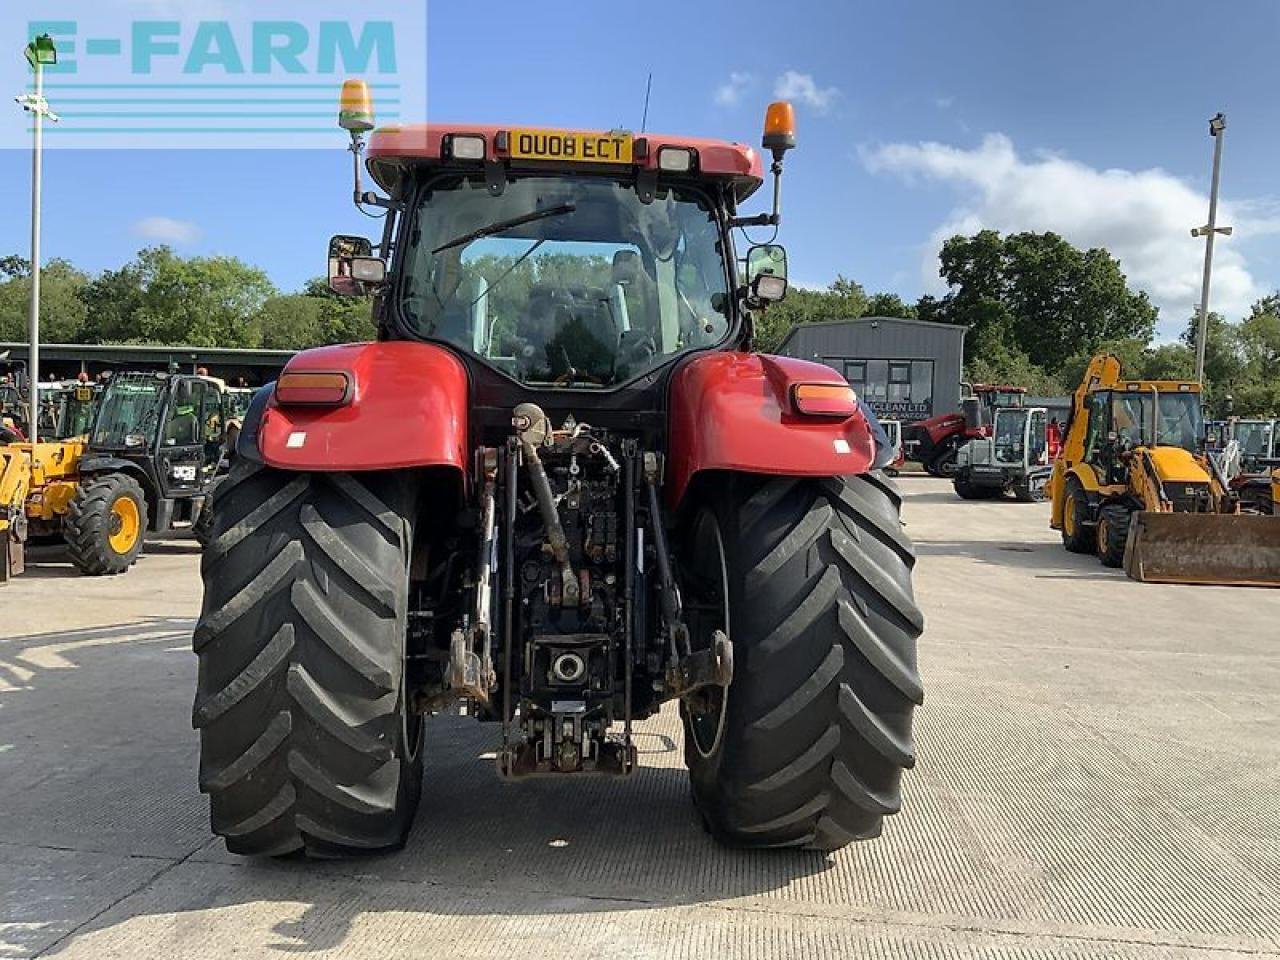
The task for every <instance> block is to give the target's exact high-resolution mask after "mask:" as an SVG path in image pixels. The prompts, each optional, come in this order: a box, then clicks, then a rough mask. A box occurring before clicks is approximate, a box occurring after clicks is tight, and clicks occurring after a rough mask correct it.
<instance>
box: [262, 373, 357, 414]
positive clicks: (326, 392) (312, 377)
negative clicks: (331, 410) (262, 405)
mask: <svg viewBox="0 0 1280 960" xmlns="http://www.w3.org/2000/svg"><path fill="white" fill-rule="evenodd" d="M350 399H351V381H350V380H348V379H347V375H346V374H345V373H282V374H281V375H280V379H279V380H277V381H276V403H279V404H283V405H285V406H290V405H301V406H322V407H340V406H342V405H343V404H344V403H347V402H348V401H349V400H350Z"/></svg>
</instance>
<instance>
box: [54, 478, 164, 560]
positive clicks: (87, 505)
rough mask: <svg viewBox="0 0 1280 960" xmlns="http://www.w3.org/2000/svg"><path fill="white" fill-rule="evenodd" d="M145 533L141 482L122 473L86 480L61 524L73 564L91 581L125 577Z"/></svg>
mask: <svg viewBox="0 0 1280 960" xmlns="http://www.w3.org/2000/svg"><path fill="white" fill-rule="evenodd" d="M146 532H147V497H146V494H145V493H143V492H142V486H141V485H140V484H139V483H138V481H137V480H134V479H133V477H130V476H126V475H125V474H122V473H113V474H109V475H107V476H105V477H98V478H85V479H83V480H82V481H81V483H80V485H79V486H78V487H76V492H75V495H74V496H73V497H72V498H71V501H70V502H69V503H68V504H67V515H66V517H65V518H64V520H63V537H64V539H65V540H66V541H67V552H68V553H69V554H70V555H71V562H72V564H74V565H75V568H76V569H77V570H79V571H80V572H81V573H83V574H87V575H89V576H91V577H101V576H105V575H108V574H116V573H124V572H125V571H126V570H128V569H129V568H130V567H131V566H133V564H134V563H135V562H137V559H138V554H140V553H141V552H142V543H143V539H144V538H145V535H146Z"/></svg>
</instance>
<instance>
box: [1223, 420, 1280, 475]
mask: <svg viewBox="0 0 1280 960" xmlns="http://www.w3.org/2000/svg"><path fill="white" fill-rule="evenodd" d="M1278 427H1280V421H1277V420H1233V421H1231V423H1230V431H1231V432H1230V437H1231V439H1232V440H1234V441H1235V442H1236V445H1237V447H1238V449H1239V451H1240V472H1241V473H1245V474H1260V473H1269V472H1270V471H1268V470H1267V469H1266V464H1265V463H1264V461H1266V460H1271V459H1274V458H1275V457H1277V456H1280V430H1278V429H1277V428H1278Z"/></svg>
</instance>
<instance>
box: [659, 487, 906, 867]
mask: <svg viewBox="0 0 1280 960" xmlns="http://www.w3.org/2000/svg"><path fill="white" fill-rule="evenodd" d="M900 502H901V501H900V498H899V496H898V494H897V492H896V489H895V488H894V486H893V485H892V484H891V483H890V481H889V480H887V479H886V478H884V477H883V476H882V475H880V474H868V475H864V476H856V477H847V478H840V477H837V478H829V479H800V478H790V477H788V478H757V477H747V476H737V477H734V478H732V480H731V485H730V486H729V493H728V495H727V496H717V498H716V499H715V501H714V502H711V501H709V502H708V504H707V505H706V506H705V507H704V508H703V509H702V512H701V513H700V514H699V516H698V519H697V520H695V522H694V524H693V528H694V531H695V534H696V532H697V531H698V530H699V529H704V530H705V529H706V528H707V526H708V524H709V525H710V527H711V528H712V529H713V530H714V532H715V535H714V536H707V535H702V536H697V535H691V536H689V537H687V538H686V541H685V548H684V551H683V553H684V556H683V557H682V561H683V562H682V566H692V567H694V568H700V569H702V570H704V571H711V572H712V573H713V574H714V571H716V570H717V569H722V570H723V571H724V576H723V579H724V582H725V585H726V588H727V589H726V591H725V592H726V593H727V596H728V604H727V605H726V606H725V614H724V620H725V622H724V623H723V625H722V628H723V629H725V632H726V633H728V635H729V637H730V640H731V643H732V646H733V658H734V678H733V682H732V683H731V684H730V686H729V687H728V690H727V691H726V692H725V694H724V696H723V697H722V698H721V701H720V704H719V709H720V710H721V711H722V713H721V715H719V716H717V715H716V714H715V713H714V711H713V712H712V713H711V714H710V715H709V716H708V715H707V714H706V713H705V712H704V714H703V716H702V717H701V718H700V723H699V724H697V725H695V721H694V719H693V718H692V717H691V716H690V711H689V710H688V709H685V710H684V711H683V712H684V719H685V759H686V762H687V764H688V766H689V772H690V777H691V780H692V786H693V795H694V801H695V803H696V804H697V807H698V809H699V811H700V812H701V814H702V817H703V820H704V822H705V824H706V826H707V828H708V829H709V831H710V832H711V833H712V834H713V835H714V836H715V837H716V838H717V839H719V840H720V841H721V842H724V843H726V844H729V845H732V846H739V847H805V848H808V849H814V850H826V851H830V850H837V849H839V848H841V847H843V846H845V845H846V844H848V843H850V842H852V841H854V840H862V839H870V838H872V837H876V836H878V835H879V834H880V831H881V827H882V821H883V818H884V817H885V816H886V815H888V814H893V813H896V812H897V811H898V809H899V807H900V805H901V793H900V781H901V778H902V771H903V770H904V769H906V768H909V767H911V766H913V765H914V763H915V748H914V745H913V743H912V738H911V722H912V714H913V711H914V709H915V707H916V706H917V705H918V704H920V703H922V702H923V700H924V694H923V690H922V687H921V683H920V677H919V674H918V672H917V669H916V640H917V638H918V637H919V636H920V633H921V631H922V630H923V626H924V619H923V616H922V615H921V613H920V609H919V608H918V607H917V606H916V603H915V600H914V598H913V595H912V589H911V569H912V567H913V565H914V563H915V556H914V551H913V549H912V546H911V543H910V541H909V540H908V539H907V538H906V536H905V535H904V534H903V532H902V527H901V523H900V521H899V507H900ZM708 544H710V545H712V546H707V545H708ZM698 592H699V591H698V590H697V589H693V590H691V591H689V594H690V596H691V597H697V595H698ZM703 599H705V598H703ZM697 606H698V607H704V606H710V607H712V608H714V607H715V604H706V603H704V602H700V603H698V604H697ZM713 619H714V618H713ZM706 629H707V628H706V627H704V628H703V630H702V631H699V629H698V628H697V626H696V625H695V626H693V628H692V629H691V634H692V635H693V643H694V645H695V646H699V645H700V644H702V643H704V642H705V637H699V636H698V634H699V633H700V632H703V633H705V632H706ZM713 706H714V705H713Z"/></svg>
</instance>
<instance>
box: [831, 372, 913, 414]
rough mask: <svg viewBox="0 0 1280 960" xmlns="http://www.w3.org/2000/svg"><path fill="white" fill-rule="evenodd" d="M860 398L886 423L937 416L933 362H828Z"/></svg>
mask: <svg viewBox="0 0 1280 960" xmlns="http://www.w3.org/2000/svg"><path fill="white" fill-rule="evenodd" d="M826 362H827V364H828V365H830V366H832V367H835V368H836V369H837V370H839V371H841V372H842V373H843V374H844V378H845V379H846V380H848V381H849V385H850V386H851V387H853V389H854V390H855V391H857V394H858V396H859V397H861V398H862V399H863V400H865V401H866V403H867V405H868V406H869V407H871V409H872V410H874V411H875V413H876V415H877V416H879V417H883V418H884V419H886V420H907V421H911V420H923V419H925V418H926V417H931V416H933V361H932V360H906V359H902V360H898V359H883V360H882V359H874V360H873V359H866V360H862V359H859V360H845V359H843V358H834V357H831V358H827V360H826Z"/></svg>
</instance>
